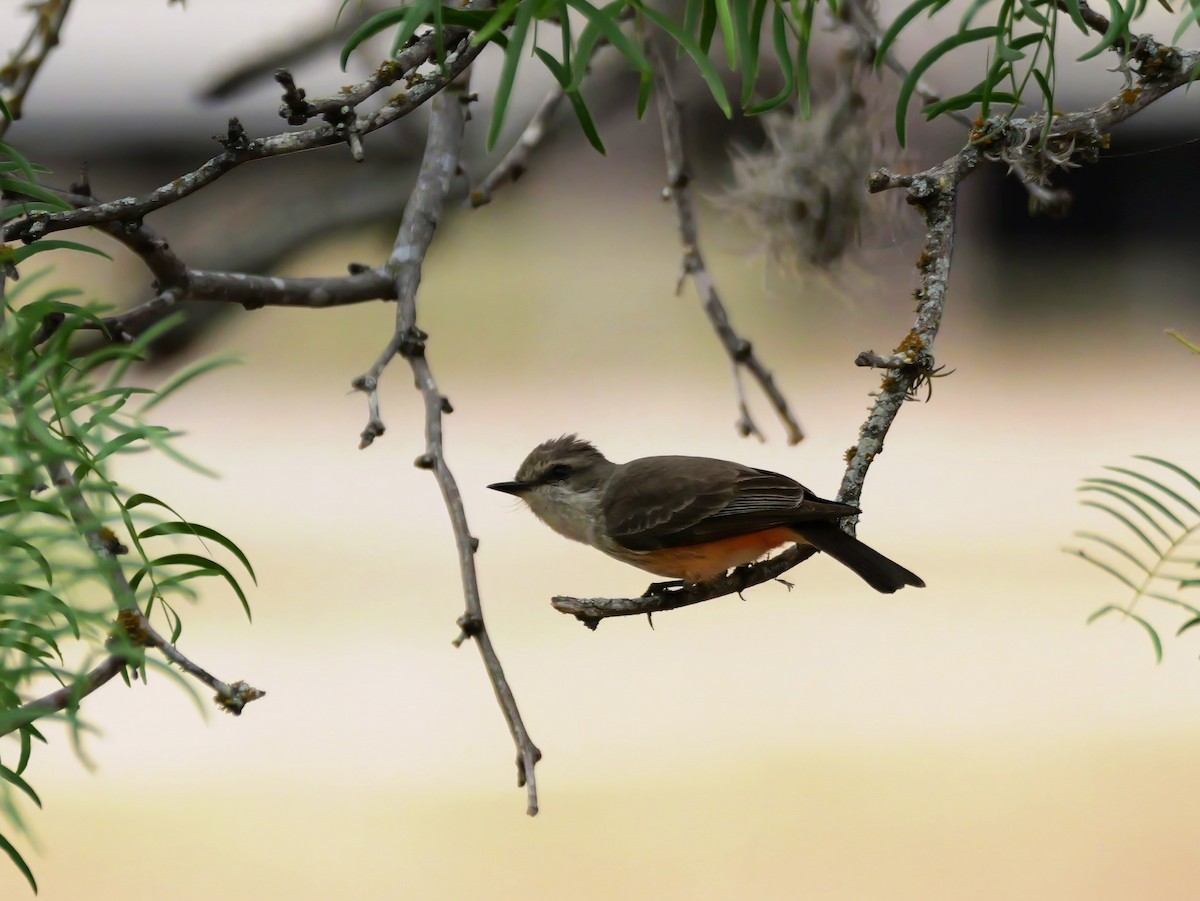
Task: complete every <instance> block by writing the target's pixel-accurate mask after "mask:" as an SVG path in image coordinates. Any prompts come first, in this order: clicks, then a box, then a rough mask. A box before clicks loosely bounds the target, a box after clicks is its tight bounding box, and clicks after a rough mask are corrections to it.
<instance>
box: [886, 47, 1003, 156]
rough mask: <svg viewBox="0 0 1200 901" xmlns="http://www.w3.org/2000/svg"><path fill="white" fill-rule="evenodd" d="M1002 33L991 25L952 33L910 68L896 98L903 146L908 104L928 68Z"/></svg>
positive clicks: (899, 136)
mask: <svg viewBox="0 0 1200 901" xmlns="http://www.w3.org/2000/svg"><path fill="white" fill-rule="evenodd" d="M1000 33H1001V29H1000V27H999V26H996V25H989V26H987V27H986V28H971V29H968V30H966V31H963V32H960V33H958V34H952V35H950V37H948V38H945V39H943V40H941V41H938V42H937V43H936V44H934V46H933V48H932V49H931V50H929V51H928V52H927V53H926V54H925V55H924V56H922V57H921V58H920V59H919V60H918V61H917V62H916V64H915V65H914V66H913V67H912V69H910V70H909V73H908V77H907V78H905V79H904V83H903V84H902V85H901V86H900V95H899V97H898V98H897V100H896V137H897V138H898V139H899V141H900V146H901V147H903V146H904V143H905V117H906V116H907V115H908V104H909V101H910V100H911V99H912V95H913V92H914V91H916V89H917V84H918V83H919V82H920V80H921V77H922V76H923V75H924V74H925V72H926V70H927V69H929V67H930V66H932V65H933V64H934V63H936V62H937V61H938V60H939V59H941V58H942V57H943V56H945V55H946V54H947V53H949V52H950V51H951V50H954V49H955V48H957V47H963V46H965V45H967V44H970V43H973V42H975V41H986V40H991V39H992V38H994V37H996V36H997V35H998V34H1000Z"/></svg>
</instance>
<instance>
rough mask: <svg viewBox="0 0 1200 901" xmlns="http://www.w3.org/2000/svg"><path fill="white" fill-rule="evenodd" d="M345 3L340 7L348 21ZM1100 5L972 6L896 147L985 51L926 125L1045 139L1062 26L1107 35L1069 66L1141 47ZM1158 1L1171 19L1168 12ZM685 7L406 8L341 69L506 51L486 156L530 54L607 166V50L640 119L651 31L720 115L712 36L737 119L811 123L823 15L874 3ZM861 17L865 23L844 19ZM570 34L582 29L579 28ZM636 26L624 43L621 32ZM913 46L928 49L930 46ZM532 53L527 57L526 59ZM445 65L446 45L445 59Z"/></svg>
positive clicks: (843, 16)
mask: <svg viewBox="0 0 1200 901" xmlns="http://www.w3.org/2000/svg"><path fill="white" fill-rule="evenodd" d="M349 2H350V0H344V2H343V4H342V7H343V9H344V8H345V7H346V5H348V4H349ZM1107 2H1108V7H1109V14H1110V17H1109V18H1108V19H1107V20H1106V21H1105V20H1103V19H1101V18H1099V17H1094V16H1092V12H1091V10H1090V8H1089V7H1087V5H1086V2H1084V0H972V2H971V3H970V4H969V6H968V7H967V9H966V10H965V11H964V12H962V13H961V15H960V18H959V19H958V21H957V22H956V23H955V25H954V28H953V31H952V32H951V33H950V34H949V35H948V36H947V37H945V38H943V39H941V40H939V41H937V42H936V43H935V44H933V46H931V47H929V48H928V49H925V50H924V52H923V53H921V55H920V56H919V57H918V58H917V60H916V62H914V63H912V64H911V65H910V66H907V67H905V66H901V67H900V71H901V72H902V74H903V78H902V83H901V85H900V88H899V92H898V96H897V101H896V108H895V129H896V135H897V137H898V138H899V140H900V143H901V144H902V145H903V144H904V142H905V139H906V137H907V127H906V120H907V116H908V110H909V107H910V106H911V103H912V98H913V97H914V95H918V96H919V95H920V94H921V85H922V79H923V78H924V77H925V76H926V74H927V72H928V71H929V69H931V68H932V67H933V66H934V65H935V64H937V63H938V62H940V61H942V60H943V59H944V58H945V57H946V56H948V55H949V54H950V53H951V52H952V51H955V50H958V49H960V48H964V47H968V46H972V47H975V48H979V49H982V50H983V53H982V56H983V57H984V61H983V71H982V78H981V79H980V81H979V82H978V83H976V84H975V85H973V86H971V87H970V88H968V89H967V90H964V91H960V92H957V93H953V94H951V95H950V96H947V97H944V98H941V99H930V100H929V101H928V102H927V103H926V104H925V105H924V107H923V108H922V110H921V112H922V113H923V114H924V116H925V117H926V118H927V119H934V118H936V117H938V116H941V115H944V114H946V113H951V112H962V111H964V110H973V111H975V112H976V114H977V115H978V117H979V118H981V119H986V118H987V117H989V116H992V115H1000V116H1002V117H1004V118H1011V117H1013V116H1016V115H1017V114H1018V112H1019V111H1021V109H1022V107H1023V106H1024V107H1026V109H1025V112H1026V114H1037V115H1039V116H1040V117H1041V125H1042V127H1043V129H1047V128H1048V127H1049V123H1050V121H1051V120H1052V119H1053V117H1054V115H1055V114H1056V112H1057V111H1056V108H1055V100H1054V98H1055V85H1056V80H1057V78H1056V76H1057V43H1058V32H1059V22H1060V19H1062V18H1064V17H1065V18H1066V20H1067V21H1068V22H1069V25H1070V27H1073V28H1078V29H1079V31H1080V32H1082V33H1083V34H1084V35H1085V36H1091V37H1092V38H1093V39H1094V37H1095V33H1094V28H1095V26H1096V25H1097V24H1099V23H1102V22H1103V23H1104V24H1105V25H1106V28H1105V31H1104V33H1103V34H1102V35H1101V36H1100V38H1099V40H1096V41H1095V43H1094V44H1093V46H1091V47H1090V48H1089V49H1088V50H1087V51H1086V52H1084V53H1083V54H1082V55H1080V56H1079V57H1078V58H1077V61H1078V62H1083V61H1085V60H1088V59H1091V58H1093V57H1095V56H1098V55H1099V54H1100V53H1102V52H1104V51H1106V50H1117V51H1119V52H1121V53H1122V54H1126V53H1128V52H1129V51H1130V49H1131V48H1132V47H1133V46H1134V44H1135V37H1134V34H1133V32H1132V25H1133V23H1134V22H1136V21H1137V20H1138V19H1140V18H1141V17H1142V16H1143V15H1144V14H1145V12H1146V8H1147V6H1148V0H1127V2H1126V3H1125V4H1124V5H1122V4H1121V3H1119V2H1118V0H1107ZM1160 2H1161V3H1163V5H1164V6H1166V3H1165V0H1160ZM681 5H682V7H683V10H682V17H681V18H679V20H678V21H677V20H676V18H673V17H672V16H670V15H668V14H666V13H664V12H662V11H660V10H658V9H655V8H654V7H653V6H652V5H650V4H649V3H647V2H644V0H613V2H611V3H608V4H607V5H604V6H599V7H598V6H595V5H593V4H592V3H590V2H589V0H502V2H500V3H499V4H489V3H480V2H475V3H468V4H467V6H466V8H464V9H452V8H449V7H445V6H443V5H442V3H441V2H440V0H413V2H410V3H407V4H404V5H402V6H397V7H395V8H392V9H388V10H384V11H382V12H379V13H377V14H376V15H374V16H372V17H371V18H369V19H368V20H367V21H366V22H364V23H363V24H362V25H361V26H360V27H359V28H357V29H356V30H355V31H354V33H353V34H352V35H351V37H350V38H349V40H348V41H347V42H346V45H345V47H344V49H343V51H342V65H343V66H345V64H346V62H347V60H348V59H349V57H350V55H351V54H352V53H353V52H354V51H355V50H356V49H357V48H358V47H359V46H360V45H361V44H362V43H363V42H364V41H366V40H368V39H369V38H372V37H374V36H376V35H378V34H381V33H383V32H386V31H389V30H393V29H394V30H393V31H392V34H393V38H392V52H393V53H394V52H396V51H397V50H399V49H400V48H402V47H404V46H406V45H407V44H408V43H409V42H411V41H412V40H414V39H415V37H416V36H417V35H418V33H419V32H420V31H422V30H423V29H425V28H427V27H428V28H432V29H433V30H434V31H435V32H436V33H437V34H439V35H442V34H443V33H444V30H445V29H446V28H461V29H465V30H467V31H469V32H472V34H471V40H472V42H473V43H475V44H480V43H486V42H492V43H494V44H496V45H498V46H499V47H500V48H501V49H502V50H503V52H504V64H503V68H502V71H501V74H500V77H499V80H498V82H497V85H496V94H495V101H494V107H493V114H492V122H491V127H490V129H489V131H488V148H489V149H491V148H492V147H494V146H495V144H496V141H497V139H498V138H499V135H500V132H501V129H502V127H503V124H504V120H505V115H506V112H507V110H508V107H509V103H510V100H511V97H512V91H513V86H514V83H515V80H516V75H517V71H518V69H519V67H520V65H521V62H522V60H523V59H524V58H525V57H526V56H527V55H536V56H537V58H538V59H539V60H540V61H541V62H542V64H543V65H545V66H546V68H547V69H548V70H549V72H550V74H551V75H552V76H553V77H554V79H555V80H556V81H557V82H558V83H559V84H560V85H562V87H563V88H564V91H565V94H566V96H567V98H568V99H569V100H570V102H571V105H572V107H573V108H574V110H575V113H576V116H577V117H578V119H579V123H580V125H581V126H582V128H583V131H584V134H585V135H586V136H587V138H588V140H589V141H590V142H591V143H592V145H593V146H594V147H595V148H596V149H597V150H599V151H600V152H601V153H603V152H604V144H603V141H602V140H601V138H600V135H599V133H598V131H597V129H596V125H595V122H594V120H593V118H592V115H591V113H590V112H589V110H588V107H587V103H586V101H585V99H584V97H583V94H582V86H583V80H584V76H585V75H586V74H587V71H588V66H589V64H590V61H591V58H592V54H593V52H594V51H595V50H596V48H597V46H598V45H599V44H601V43H609V44H611V45H612V46H613V47H614V48H615V49H616V50H617V51H618V52H619V53H620V54H621V56H622V57H623V58H624V60H625V61H626V62H627V63H628V65H629V66H630V68H631V69H633V71H634V72H635V73H636V74H637V75H638V78H639V86H640V87H639V91H638V99H637V111H638V115H639V117H640V116H641V115H642V114H643V113H644V112H645V110H646V107H647V104H648V102H649V97H650V92H651V89H652V76H653V72H652V70H651V66H650V62H649V60H648V59H647V57H646V54H645V53H644V52H643V50H642V43H643V41H644V40H645V38H646V37H648V36H649V35H650V34H651V33H652V32H653V31H659V32H661V33H662V34H664V35H665V36H666V37H667V38H668V39H669V40H670V41H671V42H673V43H674V44H675V45H676V47H677V48H678V52H679V53H680V55H684V56H687V57H688V58H689V59H690V60H691V61H692V63H693V64H694V65H695V67H696V69H697V71H698V72H699V74H700V75H701V76H702V77H703V79H704V81H705V82H706V83H707V85H708V87H709V89H710V90H711V92H712V96H713V100H714V101H715V102H716V103H717V105H718V106H719V107H720V108H721V109H722V111H724V113H725V114H726V115H727V116H730V115H732V113H733V108H732V106H731V103H730V100H729V97H728V95H727V92H726V89H725V85H724V82H723V80H722V75H721V72H720V70H719V69H718V66H717V64H716V62H714V60H713V54H712V50H713V44H714V40H715V39H716V38H718V37H719V38H720V40H721V43H722V44H723V46H724V54H723V56H724V60H725V63H726V65H727V67H728V70H729V71H730V72H732V73H734V74H736V75H737V76H738V77H739V78H740V81H741V94H740V104H741V111H742V112H743V113H744V114H745V115H751V116H753V115H759V114H762V113H766V112H770V111H772V110H775V109H778V108H780V107H781V106H783V105H785V104H789V103H793V102H794V104H795V106H796V107H797V109H798V111H799V112H800V114H801V115H802V116H807V115H808V113H809V110H810V106H811V79H810V55H811V50H812V46H813V39H814V34H815V29H816V30H819V28H820V23H819V22H818V21H817V15H818V13H819V12H822V7H825V10H824V11H825V12H827V13H828V15H829V16H831V17H832V19H833V20H834V21H842V22H848V21H854V20H857V21H859V22H860V23H861V22H863V21H864V19H865V22H866V23H868V24H867V26H866V27H868V28H869V29H872V30H874V29H875V27H876V26H875V24H874V10H873V5H872V4H871V3H870V2H868V0H825V3H823V4H822V3H820V2H819V0H686V2H685V3H683V4H681ZM855 5H857V7H858V9H859V10H860V11H861V12H862V13H863V15H862V16H859V17H856V16H854V15H853V14H852V10H851V7H852V6H855ZM949 7H950V0H913V2H911V3H909V4H908V5H907V6H906V7H905V8H904V9H903V10H901V12H900V13H899V14H898V15H897V17H896V18H895V20H894V21H893V22H892V23H891V25H890V26H888V27H887V28H886V29H882V28H880V29H878V31H879V33H878V34H872V35H870V37H871V42H872V43H873V44H874V46H875V50H876V53H875V63H876V66H877V67H881V66H882V65H883V64H884V61H885V60H886V59H888V56H889V54H891V53H892V52H893V50H894V49H895V48H896V45H897V42H898V40H899V39H900V38H901V37H902V36H909V35H910V34H911V33H912V32H919V31H920V30H921V29H922V28H925V27H928V26H924V25H923V24H922V22H921V20H922V19H931V18H933V17H934V16H937V15H939V14H943V15H944V16H946V17H948V16H949V15H951V14H952V13H950V12H947V10H948V8H949ZM1168 9H1169V7H1168ZM988 13H991V14H993V15H994V18H992V19H991V21H990V24H981V20H982V19H984V16H985V14H988ZM1198 16H1200V6H1195V5H1193V6H1192V7H1190V8H1189V10H1188V12H1187V13H1186V14H1185V15H1182V16H1180V24H1179V26H1178V28H1177V30H1176V33H1175V40H1178V39H1179V38H1180V37H1181V36H1182V35H1183V33H1184V32H1185V31H1186V30H1187V29H1188V28H1189V27H1192V26H1194V25H1195V24H1196V22H1197V19H1198ZM1089 17H1091V18H1092V21H1091V22H1089V21H1088V18H1089ZM573 22H577V23H582V27H578V26H577V25H576V24H573ZM630 22H632V23H633V28H632V31H633V34H632V35H631V34H630V33H629V31H628V30H627V29H626V28H624V27H623V26H624V25H625V24H626V23H630ZM539 25H542V26H545V25H550V26H555V27H556V28H557V30H558V32H559V37H560V39H561V40H560V49H559V51H558V53H557V55H556V54H554V53H551V52H550V51H548V50H546V49H545V48H543V47H541V46H539V44H538V27H539ZM918 40H919V41H920V44H922V45H923V44H926V43H927V40H924V39H920V38H919V39H918ZM531 41H532V49H531V52H527V49H526V48H527V45H529V44H530V43H531ZM764 45H766V46H764ZM444 54H445V42H444V41H443V42H442V45H441V57H440V58H441V59H443V60H444V58H445V56H444ZM768 60H773V61H774V66H773V67H772V66H769V65H764V62H765V61H768ZM768 70H772V74H771V75H770V76H766V72H767V71H768ZM768 80H771V81H779V82H780V86H779V88H778V90H776V91H774V92H773V93H771V94H770V95H769V96H765V97H763V96H761V92H762V90H763V87H762V85H763V82H765V81H768ZM1031 105H1032V106H1033V108H1032V109H1030V108H1029V107H1030V106H1031Z"/></svg>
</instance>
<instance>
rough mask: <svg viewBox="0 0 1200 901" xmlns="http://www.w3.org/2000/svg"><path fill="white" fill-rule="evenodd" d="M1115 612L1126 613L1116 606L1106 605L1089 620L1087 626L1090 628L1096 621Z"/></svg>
mask: <svg viewBox="0 0 1200 901" xmlns="http://www.w3.org/2000/svg"><path fill="white" fill-rule="evenodd" d="M1114 610H1115V611H1119V612H1124V611H1122V610H1121V608H1120V607H1118V606H1117V605H1116V604H1106V605H1104V606H1103V607H1101V608H1100V609H1099V610H1097V611H1096V612H1095V613H1093V614H1092V615H1091V616H1089V617H1088V618H1087V624H1088V625H1089V626H1090V625H1091V624H1092V623H1094V622H1095V621H1096V620H1098V619H1100V617H1102V616H1104V615H1105V614H1107V613H1112V612H1113V611H1114Z"/></svg>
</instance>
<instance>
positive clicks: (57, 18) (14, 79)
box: [0, 0, 71, 140]
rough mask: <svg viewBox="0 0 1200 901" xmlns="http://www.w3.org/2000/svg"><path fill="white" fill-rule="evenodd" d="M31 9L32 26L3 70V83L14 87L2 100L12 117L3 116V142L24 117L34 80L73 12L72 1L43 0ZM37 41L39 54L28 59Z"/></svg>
mask: <svg viewBox="0 0 1200 901" xmlns="http://www.w3.org/2000/svg"><path fill="white" fill-rule="evenodd" d="M29 9H30V11H31V12H32V13H33V15H34V22H33V25H32V26H31V27H30V29H29V33H28V34H27V35H26V36H25V40H24V42H23V43H22V44H21V46H20V47H19V48H18V49H17V50H16V51H15V52H14V53H13V55H12V59H11V61H10V62H9V63H7V64H6V65H5V66H4V67H3V69H0V84H7V85H11V86H12V92H11V93H9V94H8V95H7V96H5V97H4V98H3V100H4V104H5V106H7V107H8V111H9V112H10V113H11V114H12V120H9V119H5V118H4V117H3V116H0V140H3V139H4V135H5V134H6V133H7V132H8V129H9V126H11V125H12V123H13V121H15V120H17V119H20V118H21V111H22V107H23V106H24V105H25V97H26V95H27V94H28V93H29V88H30V86H31V85H32V84H33V80H34V79H35V78H36V77H37V74H38V72H39V71H40V70H41V68H42V64H43V63H45V62H46V58H47V57H48V56H49V55H50V51H51V50H53V49H54V48H55V47H57V46H58V39H59V35H60V34H61V33H62V27H63V23H64V22H65V21H66V18H67V13H68V12H69V11H70V9H71V0H42V2H41V3H31V4H29ZM35 41H37V42H38V44H39V46H38V50H37V52H36V53H35V54H34V55H33V56H30V57H29V58H25V56H26V54H27V53H29V51H30V49H31V48H32V47H33V44H34V42H35Z"/></svg>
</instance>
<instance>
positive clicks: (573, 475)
mask: <svg viewBox="0 0 1200 901" xmlns="http://www.w3.org/2000/svg"><path fill="white" fill-rule="evenodd" d="M488 487H489V488H494V489H495V490H497V491H503V492H505V493H506V494H514V495H516V496H517V497H519V498H521V499H522V500H523V501H525V503H527V504H528V505H529V509H531V510H532V511H533V512H534V513H535V514H536V515H537V517H538V519H540V520H541V521H542V522H544V523H545V524H546V525H548V526H549V527H550V528H552V529H554V531H556V532H558V533H559V534H560V535H564V536H566V537H567V538H570V539H572V540H574V541H582V542H583V543H584V544H590V545H591V546H592V547H594V548H597V549H599V550H601V551H604V553H606V554H608V555H609V556H611V557H616V558H617V559H618V560H621V561H623V562H625V563H630V564H632V565H634V566H636V567H639V568H640V569H644V570H647V571H648V572H652V573H654V574H655V575H657V576H666V577H667V578H671V579H682V580H684V581H685V582H703V581H705V580H706V579H711V578H713V577H714V576H719V575H721V574H722V573H724V572H726V571H727V570H729V569H731V568H732V567H735V566H740V565H741V564H743V563H750V562H752V561H754V560H757V559H758V558H759V557H761V556H763V555H764V554H765V553H767V551H769V550H771V549H772V548H776V547H779V546H780V545H782V544H787V543H789V542H790V543H795V544H810V545H812V546H813V547H815V548H816V549H817V550H819V551H824V552H825V553H826V554H828V555H829V556H830V557H832V558H833V559H835V560H837V561H838V562H839V563H842V564H844V565H845V566H848V567H850V569H852V570H854V571H855V572H856V573H858V575H859V576H861V577H862V578H863V579H864V580H866V582H867V583H868V584H870V586H871V587H872V588H874V589H875V590H876V591H882V592H885V593H888V594H890V593H891V592H893V591H896V590H897V589H899V588H903V587H904V586H905V585H915V586H917V587H918V588H924V587H925V583H924V582H922V581H921V580H920V579H919V578H918V577H917V576H915V575H913V573H911V572H909V571H908V570H907V569H905V568H904V567H903V566H901V565H900V564H899V563H896V562H894V561H892V560H889V559H888V558H887V557H885V556H883V554H880V553H879V552H878V551H875V550H873V549H871V548H869V547H867V546H866V545H865V544H863V543H862V542H861V541H859V540H858V539H857V538H854V537H853V536H851V535H847V534H846V533H845V532H843V531H842V530H841V529H840V528H838V525H837V520H839V519H841V518H842V517H843V516H853V515H854V514H856V513H858V512H859V510H858V508H857V507H852V506H850V505H849V504H839V503H837V502H836V501H827V500H823V499H822V498H819V497H817V496H816V495H814V494H813V493H812V492H811V491H809V490H808V489H807V488H805V487H804V486H803V485H801V484H800V483H799V482H796V481H794V480H792V479H789V478H788V477H787V476H784V475H780V474H779V473H777V472H768V471H767V470H765V469H754V468H753V467H750V466H743V465H741V464H740V463H730V462H728V461H726V460H713V459H711V458H709V457H642V458H641V459H639V460H632V461H630V462H629V463H613V462H611V461H610V460H608V459H606V458H605V457H604V455H603V454H602V453H600V451H598V450H596V448H594V447H593V446H592V445H591V444H589V443H588V442H586V441H583V440H581V439H579V438H577V437H575V436H574V435H565V436H563V437H562V438H555V439H553V440H551V441H546V442H545V443H543V444H540V445H538V446H537V447H535V448H534V449H533V451H531V452H530V454H529V456H528V457H526V458H525V462H524V463H522V464H521V468H520V469H518V470H517V478H516V480H515V481H512V482H497V483H496V484H494V485H489V486H488Z"/></svg>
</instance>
